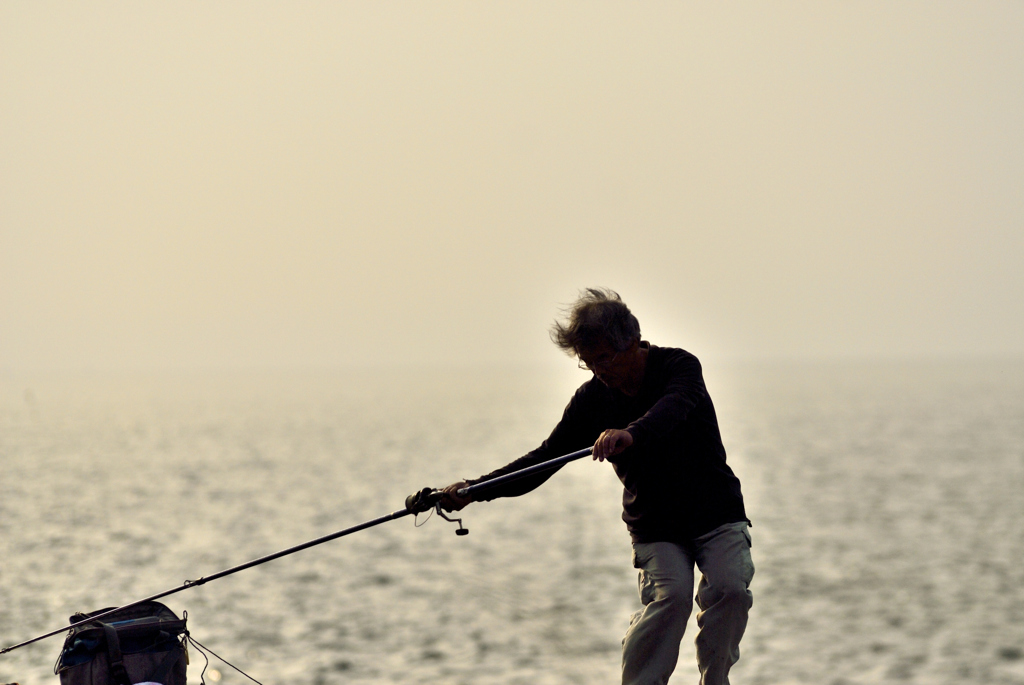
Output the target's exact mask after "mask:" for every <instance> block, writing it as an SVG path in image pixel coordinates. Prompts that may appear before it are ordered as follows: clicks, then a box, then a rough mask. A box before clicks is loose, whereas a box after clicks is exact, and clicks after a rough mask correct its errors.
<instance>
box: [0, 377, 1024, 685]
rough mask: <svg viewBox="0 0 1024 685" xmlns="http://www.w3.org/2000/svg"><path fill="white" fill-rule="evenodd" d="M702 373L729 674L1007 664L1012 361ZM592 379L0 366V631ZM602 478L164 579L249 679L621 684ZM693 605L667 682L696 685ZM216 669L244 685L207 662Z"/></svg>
mask: <svg viewBox="0 0 1024 685" xmlns="http://www.w3.org/2000/svg"><path fill="white" fill-rule="evenodd" d="M706 374H707V379H708V385H709V387H710V390H711V393H712V396H713V397H714V399H715V402H716V405H717V406H718V410H719V418H720V422H721V425H722V430H723V437H724V440H725V444H726V448H727V450H728V452H729V459H730V463H731V464H732V466H733V468H734V470H735V471H736V473H737V475H738V476H739V477H740V479H741V481H742V482H743V487H744V493H745V496H746V499H747V506H748V512H749V513H750V516H751V518H752V519H753V521H754V528H753V530H752V535H753V540H754V547H753V554H754V562H755V565H756V566H757V574H756V576H755V578H754V583H753V586H752V589H753V592H754V596H755V599H754V608H753V610H752V612H751V617H750V624H749V627H748V630H747V634H746V636H745V638H744V640H743V644H742V658H741V660H740V662H739V663H738V664H737V665H736V667H735V668H734V670H733V678H732V682H733V683H735V684H737V685H740V684H759V685H760V684H764V685H767V684H772V685H785V684H795V683H800V684H803V683H807V684H820V685H841V684H854V683H921V684H934V685H945V684H947V683H948V684H950V685H952V684H953V683H956V684H957V685H961V684H964V683H977V684H979V685H980V684H982V683H985V684H992V683H1006V684H1010V683H1017V684H1022V683H1024V365H1022V364H1021V363H1017V362H998V363H997V362H985V363H982V362H971V363H956V364H954V363H914V364H912V363H881V362H877V363H871V362H862V363H848V364H831V365H828V364H817V365H814V364H788V365H787V364H775V365H768V364H761V365H754V364H751V365H743V366H730V367H722V368H711V369H707V370H706ZM581 380H583V376H582V374H578V375H572V374H562V375H558V374H552V373H545V372H542V371H540V370H521V369H520V370H514V371H513V370H496V369H483V370H476V371H443V370H435V371H416V372H403V371H401V370H395V369H392V370H388V371H381V372H375V373H369V372H365V373H341V372H333V373H323V374H316V373H280V374H273V373H260V374H251V375H243V374H207V375H202V374H185V375H162V376H158V375H113V376H103V375H99V374H96V375H91V376H83V375H77V376H75V375H63V376H62V375H49V376H43V375H39V376H11V375H8V376H0V643H2V645H3V646H8V645H10V644H13V643H16V642H20V641H22V640H24V639H27V638H30V637H33V636H35V635H37V634H40V633H43V632H47V631H49V630H52V629H55V628H57V627H59V626H61V625H64V624H65V623H66V621H67V618H68V616H69V615H70V614H71V613H73V612H75V611H88V610H94V609H98V608H101V607H106V606H111V605H117V604H121V603H124V602H127V601H130V600H134V599H138V598H141V597H144V596H148V595H151V594H154V593H156V592H159V591H162V590H165V589H169V588H172V587H176V586H179V585H180V584H181V583H182V582H183V581H184V580H185V579H195V578H198V577H200V576H204V575H210V574H211V573H214V572H216V571H219V570H221V569H223V568H227V567H229V566H233V565H235V564H239V563H242V562H244V561H247V560H249V559H252V558H255V557H258V556H262V555H264V554H267V553H270V552H273V551H276V550H278V549H282V548H285V547H289V546H291V545H294V544H297V543H299V542H303V541H305V540H308V539H312V538H315V537H318V536H321V535H324V534H327V533H330V532H333V531H335V530H338V529H341V528H345V527H348V526H350V525H353V524H355V523H359V522H361V521H364V520H368V519H372V518H376V517H378V516H381V515H383V514H386V513H389V512H391V511H394V510H396V509H400V508H401V507H402V503H403V501H404V498H405V496H406V495H407V494H409V493H411V492H413V491H415V490H418V489H420V488H422V487H424V486H427V485H429V486H435V487H437V486H442V485H445V484H447V483H448V482H451V481H453V480H456V479H458V478H460V477H463V476H476V475H479V474H480V473H483V472H486V471H488V470H490V469H491V468H493V467H495V466H497V465H500V464H503V463H505V462H506V461H509V460H511V459H512V458H514V457H517V456H519V455H520V454H522V453H523V452H525V451H527V450H529V449H531V448H532V447H533V446H535V445H536V443H537V442H538V441H539V440H541V439H542V438H543V437H544V436H546V435H547V432H548V431H549V430H550V428H551V426H552V425H553V423H554V421H555V420H556V419H557V417H558V416H559V414H560V411H561V408H562V406H563V405H564V403H565V401H566V400H567V399H568V397H569V395H570V394H571V392H572V390H573V388H574V387H575V385H576V384H577V383H578V382H580V381H581ZM619 496H620V493H619V485H618V482H617V481H616V479H615V477H614V475H613V474H612V472H611V469H610V467H609V466H608V465H607V464H596V463H594V462H592V461H590V460H585V461H579V462H575V463H573V464H570V465H568V466H566V467H565V468H564V469H563V470H562V471H561V472H560V473H559V474H558V475H556V476H555V477H554V478H553V479H552V480H551V481H549V482H548V483H547V484H546V485H545V486H544V487H543V488H541V489H540V490H538V491H535V492H534V493H531V494H530V495H527V496H526V497H522V498H517V499H507V500H499V501H496V502H492V503H488V504H477V505H472V506H470V507H469V508H467V509H466V510H464V511H463V512H462V513H461V514H460V515H461V517H462V518H463V520H464V524H465V525H466V527H468V528H469V529H470V531H471V532H470V534H469V535H468V536H465V537H458V536H456V535H455V534H454V530H455V526H454V525H453V524H449V523H446V522H444V521H441V520H439V519H438V518H437V517H436V516H435V517H433V518H431V519H429V520H427V521H426V522H424V520H423V517H422V516H421V517H420V518H419V521H418V522H419V523H422V524H423V525H421V526H420V527H416V525H415V522H414V520H413V519H412V517H407V518H403V519H400V520H397V521H392V522H389V523H386V524H383V525H381V526H378V527H375V528H372V529H370V530H367V531H363V532H360V533H357V534H355V535H352V536H350V537H346V538H342V539H340V540H335V541H333V542H330V543H327V544H325V545H322V546H319V547H316V548H313V549H309V550H306V551H303V552H301V553H298V554H296V555H293V556H290V557H287V558H284V559H280V560H277V561H274V562H271V563H270V564H267V565H265V566H261V567H259V568H255V569H250V570H247V571H244V572H242V573H240V574H238V575H235V576H232V577H229V578H225V579H221V580H218V581H215V582H212V583H209V584H208V585H204V586H202V587H198V588H193V589H189V590H187V591H184V592H182V593H179V594H177V595H174V596H172V597H169V598H167V599H166V600H165V601H166V603H167V604H168V605H169V606H170V607H171V608H172V609H174V610H175V611H177V612H178V613H179V614H180V613H181V612H182V611H187V612H188V616H189V627H190V630H191V632H192V634H193V635H194V636H195V637H196V638H197V639H198V640H199V641H200V642H202V643H203V644H205V645H207V646H208V647H210V648H212V649H213V650H214V651H215V652H217V653H218V654H220V655H221V656H223V657H225V658H226V659H228V660H229V661H231V662H232V663H234V664H236V665H237V666H239V667H241V668H243V669H244V670H245V671H247V672H248V673H250V674H251V675H252V676H253V677H254V678H256V679H257V680H259V681H261V682H262V683H265V684H267V685H270V684H271V683H279V684H282V685H283V684H285V683H288V684H289V685H298V684H309V685H321V684H328V683H359V684H371V683H409V684H417V683H424V684H426V683H431V684H451V685H459V684H466V685H470V684H483V683H486V684H491V683H498V684H509V685H519V684H522V685H526V684H530V685H535V684H551V685H558V684H563V683H587V684H591V683H593V684H597V683H615V682H617V681H618V667H619V649H620V640H621V636H622V634H623V632H624V631H625V629H626V626H627V624H628V619H629V615H630V613H631V612H632V611H634V610H636V609H637V608H638V607H639V600H638V598H637V596H636V577H635V571H634V570H633V569H632V568H631V567H630V563H629V553H630V550H629V539H628V536H627V535H626V532H625V528H624V526H623V524H622V522H621V521H620V519H619V513H620V511H619ZM694 629H695V626H694V625H693V620H692V619H691V626H690V628H689V629H688V634H687V637H686V638H685V639H684V644H683V650H682V654H681V658H680V665H679V667H678V668H677V671H676V674H675V675H674V676H673V678H672V683H673V684H674V685H678V684H680V683H688V682H689V683H692V682H696V680H697V672H696V668H695V665H694V658H693V643H692V638H693V636H694V632H693V631H694ZM60 646H61V638H60V637H54V638H50V639H48V640H44V641H42V642H40V643H37V644H34V645H31V646H29V647H26V648H23V649H20V650H17V651H15V652H12V653H9V654H6V655H3V656H0V683H7V682H15V681H17V682H19V683H21V684H22V685H35V684H37V683H56V682H57V678H56V676H54V675H53V674H52V666H53V662H54V660H55V659H56V657H57V654H58V652H59V650H60ZM191 656H192V662H191V665H190V667H189V681H190V682H193V683H198V682H199V679H200V671H201V670H202V665H203V664H202V661H203V659H202V658H201V657H199V656H198V655H197V654H196V653H195V652H194V651H193V652H192V653H191ZM215 671H216V672H215ZM206 682H208V683H217V682H220V683H230V684H232V685H233V684H235V683H243V682H248V681H246V680H245V679H244V678H243V677H242V676H240V675H238V674H237V673H235V672H234V671H232V670H231V669H230V668H229V667H227V666H224V665H223V664H222V663H220V662H218V661H216V660H213V661H212V662H211V664H210V670H207V672H206Z"/></svg>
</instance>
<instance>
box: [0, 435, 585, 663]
mask: <svg viewBox="0 0 1024 685" xmlns="http://www.w3.org/2000/svg"><path fill="white" fill-rule="evenodd" d="M592 451H593V448H589V447H588V448H587V449H585V450H580V451H579V452H573V453H572V454H567V455H565V456H562V457H557V458H555V459H551V460H549V461H546V462H543V463H540V464H536V465H534V466H530V467H527V468H525V469H520V470H519V471H513V472H512V473H509V474H506V475H504V476H500V477H498V478H494V479H492V480H489V481H485V482H483V483H478V484H476V485H473V486H470V487H468V488H461V489H459V491H458V494H459V496H460V497H465V496H466V494H467V493H468V494H472V493H474V492H479V491H481V490H482V489H486V488H484V486H488V487H493V486H495V485H500V484H501V483H507V482H509V481H512V480H518V479H520V478H525V477H527V476H531V475H534V474H536V473H539V472H541V471H546V470H549V469H554V468H558V467H560V466H562V465H563V464H566V463H568V462H570V461H573V460H574V459H580V458H581V457H585V456H587V455H588V454H590V453H591V452H592ZM443 496H444V493H443V492H442V491H441V490H435V489H433V488H423V489H422V490H420V491H419V492H416V493H413V494H412V495H409V496H408V497H406V498H405V509H399V510H397V511H393V512H391V513H390V514H386V515H384V516H381V517H379V518H375V519H371V520H369V521H364V522H363V523H359V524H357V525H354V526H351V527H349V528H345V529H343V530H339V531H336V532H334V533H331V534H329V535H324V536H322V537H319V538H316V539H314V540H309V541H308V542H303V543H302V544H300V545H295V546H294V547H289V548H287V549H282V550H281V551H279V552H274V553H273V554H268V555H266V556H263V557H259V558H258V559H253V560H252V561H247V562H245V563H244V564H239V565H238V566H232V567H231V568H227V569H224V570H223V571H218V572H217V573H214V574H213V575H210V576H203V577H201V578H198V579H196V580H186V581H185V582H184V583H183V584H182V585H179V586H177V587H173V588H171V589H169V590H164V591H163V592H158V593H157V594H155V595H151V596H149V597H146V598H144V599H139V600H136V601H134V602H131V603H129V604H125V605H123V606H119V607H116V608H113V609H108V610H107V611H104V612H102V613H98V614H95V615H92V616H89V617H88V618H85V619H83V620H81V621H78V622H77V623H71V624H70V625H67V626H64V627H63V628H58V629H57V630H51V631H50V632H48V633H46V634H44V635H39V636H38V637H34V638H32V639H31V640H25V641H24V642H19V643H18V644H16V645H11V646H10V647H4V648H3V649H0V654H6V653H7V652H12V651H14V650H15V649H18V648H20V647H25V646H26V645H30V644H32V643H34V642H39V641H40V640H45V639H46V638H48V637H53V636H54V635H59V634H60V633H66V632H67V631H69V630H72V629H74V628H77V627H79V626H82V625H85V624H87V623H95V622H97V621H99V620H101V619H103V618H106V617H107V616H110V615H112V614H115V613H117V612H119V611H123V610H124V609H129V608H131V607H135V606H138V605H140V604H145V603H146V602H152V601H156V600H158V599H162V598H164V597H168V596H170V595H173V594H176V593H178V592H183V591H184V590H188V589H190V588H194V587H198V586H200V585H205V584H206V583H209V582H210V581H212V580H217V579H219V578H224V577H225V576H230V575H232V574H235V573H238V572H239V571H244V570H246V569H249V568H252V567H254V566H259V565H261V564H265V563H267V562H268V561H273V560H275V559H280V558H281V557H285V556H288V555H289V554H295V553H296V552H301V551H302V550H304V549H309V548H310V547H316V546H317V545H322V544H323V543H325V542H330V541H331V540H337V539H338V538H340V537H344V536H346V535H351V534H352V533H358V532H359V531H361V530H366V529H367V528H373V527H374V526H379V525H380V524H382V523H387V522H388V521H394V520H395V519H400V518H402V517H404V516H409V515H410V514H421V513H424V512H427V511H429V510H430V509H435V510H436V511H437V513H438V515H439V516H440V517H441V518H443V519H444V520H445V521H450V522H451V523H457V524H459V527H458V529H457V530H456V531H455V534H456V535H468V534H469V530H468V529H467V528H463V527H462V519H460V518H448V517H447V516H445V515H444V512H443V511H441V499H442V497H443Z"/></svg>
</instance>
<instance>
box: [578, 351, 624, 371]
mask: <svg viewBox="0 0 1024 685" xmlns="http://www.w3.org/2000/svg"><path fill="white" fill-rule="evenodd" d="M620 354H622V353H621V352H616V353H615V354H613V355H612V356H611V357H609V358H608V359H595V360H594V362H593V363H592V364H588V363H587V362H585V361H583V359H582V358H581V359H580V360H579V362H577V364H576V366H578V367H580V368H581V369H583V370H584V371H597V370H598V369H607V368H608V367H609V366H611V365H612V364H614V363H615V360H616V359H618V358H619V355H620Z"/></svg>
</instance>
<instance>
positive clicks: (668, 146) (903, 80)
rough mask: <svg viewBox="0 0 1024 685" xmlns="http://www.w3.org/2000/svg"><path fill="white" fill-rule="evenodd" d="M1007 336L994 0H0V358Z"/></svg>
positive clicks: (931, 342)
mask: <svg viewBox="0 0 1024 685" xmlns="http://www.w3.org/2000/svg"><path fill="white" fill-rule="evenodd" d="M587 285H606V286H610V287H613V288H615V289H617V290H618V291H619V292H621V293H622V295H623V297H624V298H625V299H626V301H627V302H628V303H629V304H630V305H631V306H632V308H633V310H634V311H635V313H636V314H637V315H638V316H639V318H640V322H641V326H642V327H643V328H644V331H645V334H646V336H647V337H649V338H650V339H652V340H653V341H654V342H656V343H662V344H672V345H678V346H682V347H686V348H687V349H690V350H692V351H693V352H695V353H697V354H698V355H699V356H709V355H710V356H718V357H723V358H726V357H765V356H767V357H780V356H781V357H797V358H803V357H822V356H824V357H834V356H864V355H887V356H893V355H896V356H911V357H919V356H936V355H939V356H948V355H1016V356H1021V355H1024V3H1022V2H955V3H941V2H899V3H893V2H879V3H872V2H850V3H832V2H817V1H815V2H806V3H783V2H772V3H710V2H708V3H699V4H692V3H682V2H671V3H662V2H645V3H625V2H623V3H601V2H589V1H588V2H585V3H571V2H549V1H545V2H536V3H528V2H518V1H517V2H465V3H454V2H422V3H417V2H400V3H399V2H395V3H388V2H372V3H371V2H363V3H357V2H305V3H302V2H299V3H293V2H275V3H259V2H249V1H247V2H219V3H171V2H124V3H116V4H109V3H99V2H90V3H45V2H38V1H36V0H32V1H24V2H17V1H8V2H3V3H0V369H8V370H18V369H42V368H54V367H55V368H118V367H172V368H173V367H218V366H281V365H283V366H295V365H313V366H320V365H328V366H349V365H365V364H392V363H422V364H434V363H444V364H449V363H460V362H467V363H478V362H493V361H500V360H507V361H513V362H532V361H544V362H546V361H552V360H554V361H556V362H557V361H558V360H559V357H558V355H559V353H558V352H557V351H556V350H555V349H554V348H553V346H551V344H550V342H549V341H548V338H547V327H548V325H549V323H550V321H551V320H552V319H553V317H554V316H555V315H556V313H557V309H558V306H559V304H562V303H566V302H568V301H570V300H571V299H572V298H573V297H574V295H575V293H576V291H577V289H578V288H580V287H584V286H587Z"/></svg>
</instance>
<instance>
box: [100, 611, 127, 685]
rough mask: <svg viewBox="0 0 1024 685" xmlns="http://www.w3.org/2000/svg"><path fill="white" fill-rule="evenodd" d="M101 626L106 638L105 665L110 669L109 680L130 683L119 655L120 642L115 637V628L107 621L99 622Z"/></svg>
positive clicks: (124, 684) (116, 682) (116, 684)
mask: <svg viewBox="0 0 1024 685" xmlns="http://www.w3.org/2000/svg"><path fill="white" fill-rule="evenodd" d="M100 625H101V626H103V634H104V635H105V636H106V638H107V667H108V668H109V669H110V681H111V683H112V685H132V681H131V679H130V678H129V677H128V671H127V670H125V667H124V658H123V657H122V655H121V642H120V640H118V639H117V630H116V629H115V628H114V626H112V625H110V624H109V623H100Z"/></svg>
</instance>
